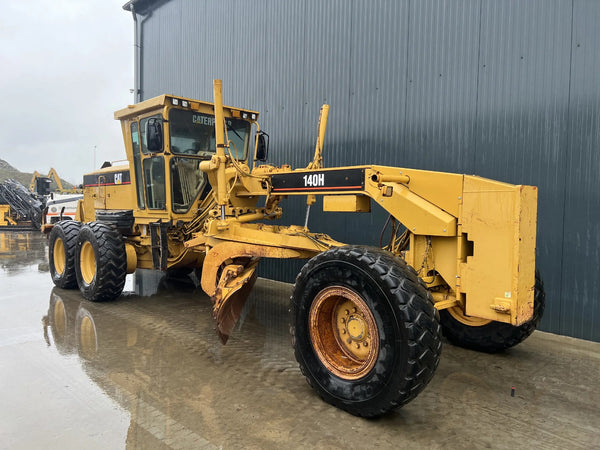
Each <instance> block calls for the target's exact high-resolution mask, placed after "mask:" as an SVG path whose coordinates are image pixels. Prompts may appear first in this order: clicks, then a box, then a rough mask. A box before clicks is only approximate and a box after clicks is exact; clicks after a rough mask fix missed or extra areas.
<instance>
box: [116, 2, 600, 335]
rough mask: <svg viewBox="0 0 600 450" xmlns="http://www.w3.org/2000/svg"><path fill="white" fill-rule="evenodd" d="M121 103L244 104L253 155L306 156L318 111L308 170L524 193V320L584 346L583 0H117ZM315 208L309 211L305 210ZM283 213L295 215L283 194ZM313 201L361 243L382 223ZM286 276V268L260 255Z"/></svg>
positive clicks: (592, 191)
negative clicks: (431, 175) (534, 217)
mask: <svg viewBox="0 0 600 450" xmlns="http://www.w3.org/2000/svg"><path fill="white" fill-rule="evenodd" d="M124 9H126V10H129V11H132V12H134V14H133V17H134V19H135V21H134V24H135V29H136V32H135V36H136V47H135V48H136V74H135V78H136V86H135V87H136V91H137V100H143V99H147V98H150V97H153V96H156V95H159V94H162V93H172V94H180V95H185V96H187V97H192V98H198V99H205V100H211V98H212V80H213V79H214V78H221V79H223V85H224V96H225V103H227V104H231V105H235V106H241V107H247V108H252V109H255V110H258V111H261V118H260V122H261V127H262V128H263V129H265V130H267V131H268V132H269V133H270V135H271V156H270V162H271V163H275V164H281V163H290V164H292V165H293V166H294V167H302V166H305V165H306V164H307V163H308V162H309V160H310V159H311V157H312V152H313V149H314V142H315V139H316V126H317V118H318V113H319V108H320V106H321V104H322V103H325V102H326V103H329V104H330V105H331V112H330V120H329V126H328V130H327V138H326V141H325V165H326V166H334V165H347V164H366V163H373V164H386V165H395V166H400V167H412V168H421V169H429V170H440V171H448V172H459V173H469V174H477V175H481V176H484V177H490V178H494V179H498V180H501V181H507V182H510V183H515V184H532V185H537V186H538V187H539V210H538V249H537V258H538V268H539V270H540V271H541V273H542V277H543V278H544V280H545V287H546V292H547V307H546V313H545V316H544V319H543V321H542V325H541V329H543V330H546V331H551V332H555V333H560V334H566V335H570V336H575V337H580V338H584V339H591V340H596V341H600V298H599V297H600V296H599V294H598V293H599V292H600V282H599V281H598V280H599V277H598V271H599V269H600V174H599V172H600V50H599V46H598V43H599V42H600V27H598V23H600V2H598V1H596V0H528V1H520V0H502V1H489V0H445V1H444V0H374V1H368V2H367V1H364V0H363V1H359V0H331V1H327V2H324V1H318V0H304V1H301V2H298V1H291V0H277V1H275V0H271V1H268V0H255V1H244V0H170V1H165V0H158V1H156V0H133V1H130V2H129V3H127V4H126V5H124ZM316 209H317V208H313V210H316ZM284 211H285V214H284V220H283V221H284V222H286V223H303V220H304V212H305V205H304V204H303V202H302V201H301V200H300V199H297V201H293V200H290V201H288V202H287V205H286V207H285V209H284ZM385 218H386V217H385V216H384V214H383V212H382V211H375V212H374V213H372V214H370V215H364V216H362V215H359V214H352V215H344V213H328V215H324V214H323V213H313V215H312V217H311V220H310V228H311V230H313V231H323V232H326V233H330V234H331V235H333V236H334V237H336V238H337V239H339V240H342V241H347V242H362V243H369V244H377V243H378V241H379V233H380V230H381V227H382V225H383V223H384V221H385ZM264 266H265V267H264V268H263V274H267V275H268V276H271V277H274V278H278V279H284V280H287V281H293V277H294V276H295V274H296V273H297V271H298V268H299V266H298V265H297V264H296V265H294V264H288V263H286V264H281V263H280V262H278V263H277V264H269V263H267V264H264Z"/></svg>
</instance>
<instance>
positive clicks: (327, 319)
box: [309, 286, 379, 380]
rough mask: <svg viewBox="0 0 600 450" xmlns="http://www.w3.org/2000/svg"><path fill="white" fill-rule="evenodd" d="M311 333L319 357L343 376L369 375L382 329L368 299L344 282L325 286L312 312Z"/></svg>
mask: <svg viewBox="0 0 600 450" xmlns="http://www.w3.org/2000/svg"><path fill="white" fill-rule="evenodd" d="M309 317H310V318H309V326H310V337H311V341H312V344H313V348H314V349H315V352H316V354H317V357H318V358H319V359H320V360H321V362H322V363H323V365H325V367H327V369H328V370H330V371H331V372H333V373H334V374H336V375H337V376H339V377H340V378H344V379H349V380H354V379H357V378H360V377H362V376H364V375H366V374H367V373H368V372H369V371H370V370H371V369H372V368H373V367H374V365H375V361H376V360H377V355H378V353H379V332H378V330H377V326H376V324H375V319H374V317H373V314H372V313H371V310H370V309H369V307H368V305H367V304H366V302H365V301H364V300H363V299H362V297H360V295H358V294H357V293H356V292H354V291H353V290H351V289H349V288H347V287H344V286H331V287H328V288H325V289H323V290H322V291H321V292H319V294H318V295H317V296H316V297H315V299H314V301H313V303H312V305H311V308H310V313H309Z"/></svg>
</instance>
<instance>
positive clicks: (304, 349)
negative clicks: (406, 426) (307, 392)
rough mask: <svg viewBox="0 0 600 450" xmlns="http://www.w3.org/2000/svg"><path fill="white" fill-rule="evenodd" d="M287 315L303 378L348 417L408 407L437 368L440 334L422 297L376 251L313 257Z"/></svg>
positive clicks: (394, 261)
mask: <svg viewBox="0 0 600 450" xmlns="http://www.w3.org/2000/svg"><path fill="white" fill-rule="evenodd" d="M290 312H291V327H290V328H291V332H292V335H293V344H294V350H295V355H296V359H297V360H298V363H299V365H300V369H301V370H302V373H303V374H304V375H305V376H306V379H307V381H308V383H309V384H310V385H311V386H312V387H313V388H314V389H315V390H316V391H317V392H318V393H319V395H320V396H321V397H322V398H323V399H324V400H325V401H326V402H328V403H331V404H332V405H334V406H337V407H338V408H341V409H343V410H346V411H348V412H349V413H351V414H354V415H357V416H363V417H377V416H380V415H382V414H385V413H386V412H388V411H390V410H393V409H396V408H399V407H401V406H402V405H404V404H406V403H408V402H409V401H410V400H412V399H413V398H415V397H416V396H417V394H418V393H419V392H420V391H422V390H423V388H424V387H425V386H426V385H427V383H428V382H429V381H430V379H431V378H432V376H433V374H434V372H435V369H436V368H437V365H438V363H439V358H440V352H441V328H440V325H439V322H438V319H437V314H436V311H435V309H434V307H433V304H432V302H431V301H430V298H429V296H428V293H427V291H426V289H425V288H424V287H423V286H422V285H421V284H420V281H419V279H418V277H417V275H416V273H415V272H414V271H413V270H412V269H410V268H409V267H408V266H407V265H406V263H405V262H404V261H403V260H401V259H400V258H397V257H395V256H393V255H392V254H391V253H389V252H385V251H383V250H381V249H377V248H371V247H361V246H346V247H339V248H335V249H332V250H329V251H327V252H324V253H321V254H319V255H317V256H315V257H314V258H313V259H311V260H310V261H309V262H308V263H307V264H306V265H305V266H304V267H303V268H302V271H301V272H300V274H299V275H298V277H297V279H296V284H295V286H294V291H293V294H292V298H291V310H290Z"/></svg>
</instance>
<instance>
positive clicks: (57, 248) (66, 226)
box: [48, 220, 81, 289]
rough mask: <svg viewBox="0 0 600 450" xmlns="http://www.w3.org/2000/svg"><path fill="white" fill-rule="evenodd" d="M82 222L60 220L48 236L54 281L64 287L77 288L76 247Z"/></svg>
mask: <svg viewBox="0 0 600 450" xmlns="http://www.w3.org/2000/svg"><path fill="white" fill-rule="evenodd" d="M80 228H81V223H80V222H75V221H73V220H67V221H62V222H58V223H57V224H56V225H54V227H52V231H51V232H50V236H49V238H48V265H49V266H50V275H51V276H52V282H53V283H54V284H55V285H56V286H57V287H59V288H62V289H75V288H76V287H77V277H76V275H75V249H76V247H77V237H78V236H79V229H80Z"/></svg>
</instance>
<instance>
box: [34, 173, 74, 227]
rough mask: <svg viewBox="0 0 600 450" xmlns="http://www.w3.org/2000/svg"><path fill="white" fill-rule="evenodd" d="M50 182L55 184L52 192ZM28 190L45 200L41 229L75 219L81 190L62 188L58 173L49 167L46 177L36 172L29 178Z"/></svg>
mask: <svg viewBox="0 0 600 450" xmlns="http://www.w3.org/2000/svg"><path fill="white" fill-rule="evenodd" d="M52 181H54V183H56V189H55V190H52V188H51V184H52ZM29 190H30V191H31V192H33V193H35V194H37V195H39V196H43V197H45V199H46V207H45V209H44V216H43V219H42V228H43V227H45V226H47V225H50V224H53V223H56V222H60V221H61V220H73V219H75V211H76V210H77V202H78V201H79V200H81V199H82V198H83V190H82V189H79V188H76V187H75V186H73V187H71V188H64V187H63V183H62V180H61V179H60V177H59V176H58V172H56V170H55V169H54V168H53V167H51V168H50V171H49V172H48V175H47V176H42V175H40V173H39V172H38V171H37V170H36V171H35V172H33V176H32V177H31V183H30V184H29Z"/></svg>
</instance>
